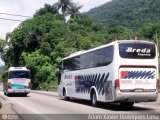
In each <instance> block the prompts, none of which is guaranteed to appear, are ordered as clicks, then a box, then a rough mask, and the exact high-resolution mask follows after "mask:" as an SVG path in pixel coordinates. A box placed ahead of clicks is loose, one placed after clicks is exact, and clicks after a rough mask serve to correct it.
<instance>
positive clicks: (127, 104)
mask: <svg viewBox="0 0 160 120" xmlns="http://www.w3.org/2000/svg"><path fill="white" fill-rule="evenodd" d="M120 105H121V107H123V108H125V109H128V108H132V107H133V105H134V102H121V103H120Z"/></svg>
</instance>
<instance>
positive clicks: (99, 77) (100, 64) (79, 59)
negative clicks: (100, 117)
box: [57, 40, 158, 107]
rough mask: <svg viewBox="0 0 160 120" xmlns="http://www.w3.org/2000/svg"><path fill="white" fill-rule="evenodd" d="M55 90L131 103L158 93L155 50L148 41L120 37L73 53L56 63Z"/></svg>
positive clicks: (65, 94)
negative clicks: (57, 65) (56, 81)
mask: <svg viewBox="0 0 160 120" xmlns="http://www.w3.org/2000/svg"><path fill="white" fill-rule="evenodd" d="M57 76H58V94H59V95H60V96H63V98H64V99H66V100H69V99H70V98H71V97H73V98H79V99H86V100H91V103H92V105H93V106H96V105H97V103H98V102H117V103H120V105H121V106H123V107H132V106H133V105H134V103H138V102H152V101H156V100H157V97H158V87H157V86H158V54H157V48H156V45H155V44H154V43H153V42H149V41H139V40H119V41H114V42H112V43H109V44H107V45H103V46H100V47H97V48H94V49H90V50H87V51H80V52H77V53H73V54H71V55H70V56H68V57H66V58H64V59H62V61H61V62H60V65H59V72H58V74H57Z"/></svg>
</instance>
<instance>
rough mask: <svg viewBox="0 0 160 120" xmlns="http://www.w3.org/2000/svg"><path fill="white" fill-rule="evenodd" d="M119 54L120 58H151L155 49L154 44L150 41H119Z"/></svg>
mask: <svg viewBox="0 0 160 120" xmlns="http://www.w3.org/2000/svg"><path fill="white" fill-rule="evenodd" d="M119 54H120V56H121V57H122V58H131V59H153V58H155V56H156V50H155V45H154V44H150V43H120V44H119Z"/></svg>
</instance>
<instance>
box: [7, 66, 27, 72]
mask: <svg viewBox="0 0 160 120" xmlns="http://www.w3.org/2000/svg"><path fill="white" fill-rule="evenodd" d="M16 70H27V71H29V70H28V69H27V68H26V67H10V68H9V69H8V71H16Z"/></svg>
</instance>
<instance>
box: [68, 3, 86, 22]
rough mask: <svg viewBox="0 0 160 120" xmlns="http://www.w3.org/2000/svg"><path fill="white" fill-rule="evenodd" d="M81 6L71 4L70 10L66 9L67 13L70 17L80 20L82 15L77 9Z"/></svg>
mask: <svg viewBox="0 0 160 120" xmlns="http://www.w3.org/2000/svg"><path fill="white" fill-rule="evenodd" d="M82 7H83V6H82V5H80V6H78V4H71V6H70V10H69V11H68V14H69V15H71V16H70V17H71V18H72V19H78V20H80V19H81V17H82V13H81V12H80V11H79V10H80V9H81V8H82Z"/></svg>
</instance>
